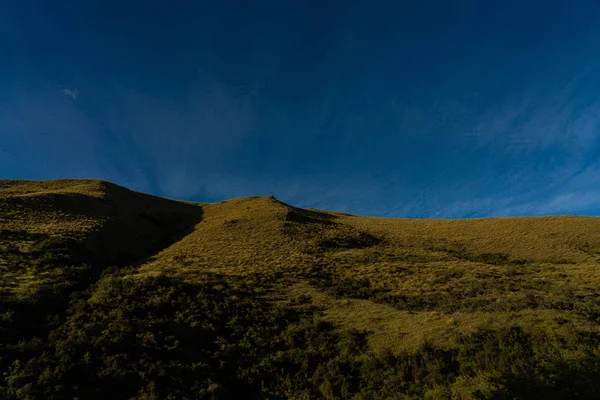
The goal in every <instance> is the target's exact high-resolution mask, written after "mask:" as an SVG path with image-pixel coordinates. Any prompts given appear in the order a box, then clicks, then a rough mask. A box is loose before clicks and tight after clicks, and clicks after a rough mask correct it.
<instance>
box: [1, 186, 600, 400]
mask: <svg viewBox="0 0 600 400" xmlns="http://www.w3.org/2000/svg"><path fill="white" fill-rule="evenodd" d="M0 222H1V224H2V225H1V226H0V250H1V252H0V271H1V273H2V274H1V275H0V321H1V323H0V333H1V334H2V343H0V369H2V372H3V375H2V378H1V380H0V388H1V389H0V390H1V391H0V393H1V394H2V396H4V397H8V398H66V397H79V398H105V397H107V396H111V397H115V398H169V396H171V398H243V397H244V396H246V398H298V399H300V398H331V399H333V398H356V399H363V398H364V399H367V398H411V399H412V398H415V399H416V398H431V399H451V398H457V399H471V398H472V399H476V398H498V399H500V398H507V399H508V398H510V399H512V398H556V399H559V398H596V397H597V396H598V391H599V389H598V385H597V383H596V382H598V381H599V380H598V378H599V377H600V375H599V358H598V357H599V355H600V350H599V349H600V341H599V340H598V338H599V335H600V296H599V293H598V287H600V270H599V269H598V266H599V265H600V264H599V261H600V259H599V257H600V255H599V254H600V252H599V250H600V219H598V218H590V217H570V216H565V217H539V218H538V217H536V218H529V217H527V218H496V219H476V220H456V221H452V220H408V219H382V218H372V217H357V216H352V215H347V214H340V213H333V212H324V211H317V210H304V209H299V208H295V207H292V206H289V205H287V204H285V203H282V202H280V201H278V200H277V199H274V198H272V197H252V198H239V199H232V200H228V201H225V202H221V203H216V204H191V203H183V202H177V201H173V200H167V199H161V198H157V197H154V196H149V195H144V194H141V193H136V192H132V191H129V190H127V189H125V188H122V187H119V186H116V185H112V184H109V183H106V182H101V181H91V180H62V181H48V182H29V181H0ZM102 388H104V389H102Z"/></svg>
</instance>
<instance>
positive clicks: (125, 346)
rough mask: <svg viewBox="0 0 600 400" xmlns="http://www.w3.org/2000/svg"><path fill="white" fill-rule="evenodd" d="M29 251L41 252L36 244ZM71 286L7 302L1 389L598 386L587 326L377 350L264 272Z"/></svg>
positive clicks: (118, 395) (342, 393) (354, 289)
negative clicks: (272, 297) (258, 277)
mask: <svg viewBox="0 0 600 400" xmlns="http://www.w3.org/2000/svg"><path fill="white" fill-rule="evenodd" d="M43 243H45V244H44V245H40V246H41V247H40V249H41V248H43V249H44V250H43V251H44V253H43V254H46V256H44V257H46V258H48V259H49V260H53V262H54V261H56V262H59V261H60V262H61V263H64V262H65V258H64V257H66V254H68V252H67V253H65V250H67V251H68V250H69V249H68V247H64V246H68V244H67V243H65V242H61V241H59V242H56V243H54V242H53V243H54V244H55V247H52V246H50V244H49V243H48V242H43ZM76 249H77V247H75V249H74V250H76ZM40 251H42V250H40ZM28 260H29V261H30V262H32V265H34V266H35V265H37V264H36V262H33V261H32V260H38V258H31V259H28ZM21 262H25V261H23V260H21ZM74 270H77V268H76V267H74ZM84 270H86V269H84ZM75 275H77V274H75ZM329 282H330V284H331V286H330V290H332V293H334V294H336V295H339V296H346V297H348V296H349V297H361V298H362V297H368V296H371V295H372V293H371V292H370V291H369V289H368V287H367V285H366V284H365V283H364V282H361V281H357V282H347V281H339V280H336V279H335V278H331V277H330V280H329ZM70 288H71V290H70V292H69V293H67V292H66V291H65V290H62V289H61V288H60V287H55V288H54V289H49V292H52V290H55V292H54V293H53V295H54V297H53V299H54V301H55V300H56V299H57V298H58V297H57V296H66V298H67V299H68V301H66V302H64V303H60V302H55V303H54V304H55V305H54V306H53V307H50V308H48V307H49V304H48V302H39V301H36V300H35V299H29V300H27V301H30V302H31V304H29V308H28V312H27V313H23V309H19V307H23V305H18V304H15V303H6V302H4V303H3V304H2V307H3V309H2V313H1V315H2V317H1V318H2V320H1V321H2V325H1V329H2V336H1V337H2V347H1V349H2V353H1V357H2V360H1V366H2V372H3V375H2V379H1V380H0V397H1V398H5V399H64V398H79V399H104V398H114V399H130V398H140V399H186V398H187V399H196V398H199V399H200V398H207V399H241V398H275V399H276V398H281V399H284V398H294V399H310V398H327V399H350V398H352V399H394V398H396V399H421V398H428V399H451V398H459V399H488V398H489V399H531V398H543V399H563V398H590V399H592V398H598V396H600V385H599V384H598V382H600V358H599V355H600V347H599V343H600V340H599V338H598V337H596V336H595V335H593V334H585V333H581V332H580V333H577V332H573V333H571V334H570V335H567V336H564V335H563V336H558V335H556V334H553V333H552V332H548V331H543V330H534V331H525V330H524V329H523V328H521V327H519V326H508V327H505V328H502V329H500V330H483V329H480V330H479V331H477V332H476V333H474V334H472V335H457V336H456V337H455V339H454V340H455V345H454V346H451V347H450V348H439V347H436V346H434V345H431V344H427V343H426V344H424V345H422V346H420V347H419V348H418V349H416V351H415V352H412V353H400V354H392V353H390V352H384V353H377V354H376V353H373V352H372V351H370V350H369V348H368V346H367V333H366V332H358V331H341V330H339V329H336V328H335V327H334V326H332V325H331V324H330V323H327V322H324V321H323V320H321V319H320V318H319V310H318V309H316V308H315V307H314V306H312V305H311V301H310V298H305V297H304V298H298V299H295V300H291V301H287V302H285V303H277V304H275V303H272V302H269V301H267V300H266V299H265V298H264V296H263V294H264V293H263V289H265V288H266V286H265V287H262V288H261V289H258V288H256V287H255V286H254V285H251V284H249V283H248V282H246V281H243V280H241V279H239V278H238V279H236V278H231V277H224V276H219V275H205V276H204V277H203V278H202V279H200V280H199V281H198V282H196V283H186V282H184V281H182V280H180V279H178V278H169V277H165V276H158V277H147V278H142V277H139V276H137V275H136V274H135V268H129V269H122V268H112V269H107V270H105V271H104V272H103V273H102V274H101V276H100V278H99V279H97V281H95V282H94V283H92V284H90V285H89V287H87V288H81V287H78V286H75V287H74V286H70ZM48 296H50V293H49V294H48ZM50 298H51V297H47V298H46V299H50ZM414 301H415V302H417V301H419V300H417V299H415V300H414ZM420 301H421V303H423V302H426V301H425V300H423V299H422V300H420ZM421 303H418V304H421ZM59 306H64V309H63V310H60V309H59ZM36 308H39V310H40V311H39V312H38V313H35V312H32V310H36ZM42 311H43V312H44V313H46V319H45V320H44V319H43V318H42V316H41V315H40V313H41V312H42Z"/></svg>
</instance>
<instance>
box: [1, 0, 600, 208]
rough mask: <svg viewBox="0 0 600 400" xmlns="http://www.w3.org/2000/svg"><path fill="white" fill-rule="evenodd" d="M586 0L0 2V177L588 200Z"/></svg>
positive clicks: (231, 192)
mask: <svg viewBox="0 0 600 400" xmlns="http://www.w3.org/2000/svg"><path fill="white" fill-rule="evenodd" d="M599 151H600V1H598V0H577V1H573V0H564V1H552V0H543V1H542V0H539V1H533V0H530V1H523V0H519V1H512V0H509V1H479V0H473V1H442V0H439V1H433V0H421V1H411V2H408V1H405V2H402V1H386V2H382V1H364V2H363V1H360V2H359V1H347V0H346V1H327V0H310V1H260V0H255V1H250V0H247V1H226V0H224V1H193V2H192V1H190V2H179V1H175V2H164V1H143V2H142V1H139V2H128V1H118V2H117V1H115V2H113V1H81V0H77V1H75V0H73V1H39V2H34V1H28V0H23V1H19V2H6V1H5V2H0V177H2V178H20V179H54V178H60V177H93V178H102V179H106V180H110V181H113V182H115V183H119V184H122V185H126V186H128V187H130V188H132V189H136V190H141V191H145V192H150V193H154V194H158V195H161V196H167V197H174V198H180V199H191V200H198V201H216V200H222V199H225V198H229V197H234V196H246V195H268V194H273V195H275V196H276V197H278V198H280V199H282V200H283V201H286V202H289V203H292V204H294V205H298V206H304V207H317V208H324V209H333V210H338V211H347V212H352V213H358V214H368V215H381V216H399V217H405V216H411V217H479V216H499V215H523V214H530V215H537V214H562V213H573V214H592V215H597V214H600V202H599V200H600V157H599V155H600V152H599Z"/></svg>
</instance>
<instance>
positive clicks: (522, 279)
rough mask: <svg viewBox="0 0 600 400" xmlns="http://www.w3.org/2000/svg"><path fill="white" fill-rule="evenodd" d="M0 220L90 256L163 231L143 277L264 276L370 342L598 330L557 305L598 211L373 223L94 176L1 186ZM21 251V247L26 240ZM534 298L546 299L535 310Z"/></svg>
mask: <svg viewBox="0 0 600 400" xmlns="http://www.w3.org/2000/svg"><path fill="white" fill-rule="evenodd" d="M200 213H201V218H200ZM140 215H142V216H140ZM0 218H1V219H0V221H1V222H2V226H1V227H0V229H8V230H22V231H26V232H30V233H41V234H47V235H68V236H70V237H76V238H79V239H81V240H83V241H84V242H86V243H88V244H89V246H90V248H91V249H92V250H94V251H102V252H110V251H119V252H124V251H128V250H129V251H130V253H131V254H132V255H140V256H141V255H146V253H145V250H147V249H148V248H149V247H147V246H144V245H143V244H144V243H145V242H148V241H152V240H158V238H162V239H164V237H165V235H166V236H168V238H170V239H171V241H174V242H173V243H172V244H171V245H169V246H167V247H164V248H163V249H162V250H161V251H159V252H157V253H155V254H153V255H152V256H151V257H150V258H149V259H147V260H145V261H143V262H142V263H141V268H140V271H139V273H140V274H141V275H146V274H159V273H166V274H171V275H179V276H183V277H185V278H186V279H192V280H193V279H195V277H200V276H202V275H203V274H206V273H219V274H226V275H233V276H238V277H240V278H242V279H248V280H249V281H256V282H257V284H263V283H265V282H266V283H265V285H266V286H265V289H267V286H268V291H266V293H267V294H268V296H270V297H271V298H272V299H277V300H282V299H284V300H285V299H292V298H295V297H298V296H309V297H311V298H312V299H313V302H314V303H315V304H316V305H317V306H318V307H320V308H321V309H322V312H323V316H324V318H326V319H328V320H330V321H332V322H334V323H335V324H337V325H339V326H340V327H342V328H359V329H366V330H368V331H370V332H372V333H373V334H372V335H371V337H370V341H371V344H372V345H373V347H374V348H376V349H383V348H391V349H394V350H407V349H408V350H409V349H413V348H415V347H416V346H418V345H419V344H421V343H422V342H423V341H424V340H431V341H435V342H438V343H440V344H444V343H446V341H447V340H448V338H450V337H451V336H452V335H451V334H452V332H463V333H466V332H472V331H474V330H476V329H477V328H478V327H494V326H501V325H504V324H511V323H516V324H521V325H523V326H525V327H527V326H543V327H544V328H545V329H546V328H547V329H553V330H557V331H560V330H568V329H575V328H577V329H579V330H595V329H597V328H596V327H595V324H592V323H591V322H589V321H587V320H586V319H585V318H584V317H582V316H581V315H579V314H577V313H575V312H571V311H568V310H566V309H565V310H559V309H556V308H553V307H555V305H556V304H562V303H561V302H565V301H569V299H570V298H571V297H578V298H584V297H585V296H594V295H597V288H598V287H600V268H598V267H599V265H600V263H599V257H600V255H599V254H600V219H599V218H592V217H573V216H559V217H520V218H491V219H468V220H415V219H392V218H374V217H359V216H351V215H346V214H340V213H332V212H324V211H314V210H301V209H297V208H294V207H291V206H288V205H286V204H284V203H281V202H279V201H278V200H276V199H274V198H272V197H249V198H238V199H231V200H228V201H225V202H221V203H216V204H196V205H194V204H191V203H183V202H176V201H172V200H166V199H160V198H156V197H153V196H148V195H142V194H139V193H135V192H131V191H129V190H127V189H125V188H121V187H118V186H115V185H111V184H109V183H106V182H101V181H91V180H61V181H49V182H28V181H0ZM149 218H150V219H149ZM153 219H154V222H152V220H153ZM156 221H159V222H158V223H157V222H156ZM186 224H187V225H186ZM189 225H192V228H191V229H190V231H189V232H187V234H186V235H185V236H183V237H181V238H179V240H176V241H175V239H174V237H175V236H174V235H175V233H176V232H179V231H181V229H183V228H185V227H187V226H189ZM165 232H167V233H166V234H165ZM18 245H19V246H22V247H23V248H24V249H25V250H26V248H27V246H29V245H30V243H29V244H28V242H27V241H26V240H23V241H21V242H19V243H18ZM128 248H129V249H128ZM1 265H2V264H1V261H0V267H1ZM320 270H322V271H323V272H327V273H330V274H333V275H335V276H337V277H339V278H340V279H345V280H348V281H362V282H366V284H367V285H368V288H369V290H371V291H373V292H374V293H378V292H381V293H386V294H387V295H390V296H407V297H408V298H419V297H425V298H431V299H432V300H431V301H433V302H434V303H435V298H436V297H439V296H448V298H449V299H452V298H453V297H452V296H454V297H456V298H460V297H461V296H462V295H463V294H464V295H465V296H466V295H467V294H468V296H467V297H468V299H467V300H464V299H463V300H460V301H459V300H457V303H456V308H453V309H445V308H444V304H433V305H432V306H431V307H430V308H429V309H428V308H423V309H414V310H410V309H402V307H394V306H392V305H390V304H386V303H385V302H384V301H379V300H377V299H374V298H373V299H352V298H345V299H344V298H335V297H334V296H332V295H331V294H328V293H327V292H326V288H324V287H319V285H315V284H314V282H313V284H311V283H309V281H308V280H307V279H308V278H307V277H310V276H311V274H314V273H315V271H317V273H318V271H320ZM45 279H50V280H52V279H54V277H53V275H52V272H49V273H48V275H47V276H45V275H42V274H38V275H32V274H31V272H27V271H23V272H22V273H20V274H14V276H12V277H10V279H4V282H5V284H6V285H8V284H9V283H10V285H13V286H11V287H12V289H10V290H13V291H18V290H17V289H18V288H21V290H25V288H30V289H27V290H34V289H31V288H35V287H36V285H39V284H40V282H42V281H43V280H45ZM7 282H8V283H7ZM261 282H262V283H261ZM428 296H429V297H428ZM531 299H533V300H531ZM469 301H472V302H473V303H469ZM531 301H534V302H538V303H539V302H548V304H549V305H544V306H543V307H539V308H535V309H534V308H532V307H530V306H528V305H527V304H530V303H528V302H531ZM515 304H517V305H520V304H524V306H518V307H517V306H514V305H515ZM448 345H450V344H448Z"/></svg>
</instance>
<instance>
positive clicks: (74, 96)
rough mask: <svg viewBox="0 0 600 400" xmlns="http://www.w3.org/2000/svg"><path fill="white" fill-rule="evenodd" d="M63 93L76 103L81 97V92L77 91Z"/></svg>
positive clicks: (64, 91)
mask: <svg viewBox="0 0 600 400" xmlns="http://www.w3.org/2000/svg"><path fill="white" fill-rule="evenodd" d="M63 93H64V94H65V95H67V96H69V97H70V98H72V99H73V100H74V101H77V97H79V91H78V90H77V89H66V88H65V89H63Z"/></svg>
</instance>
